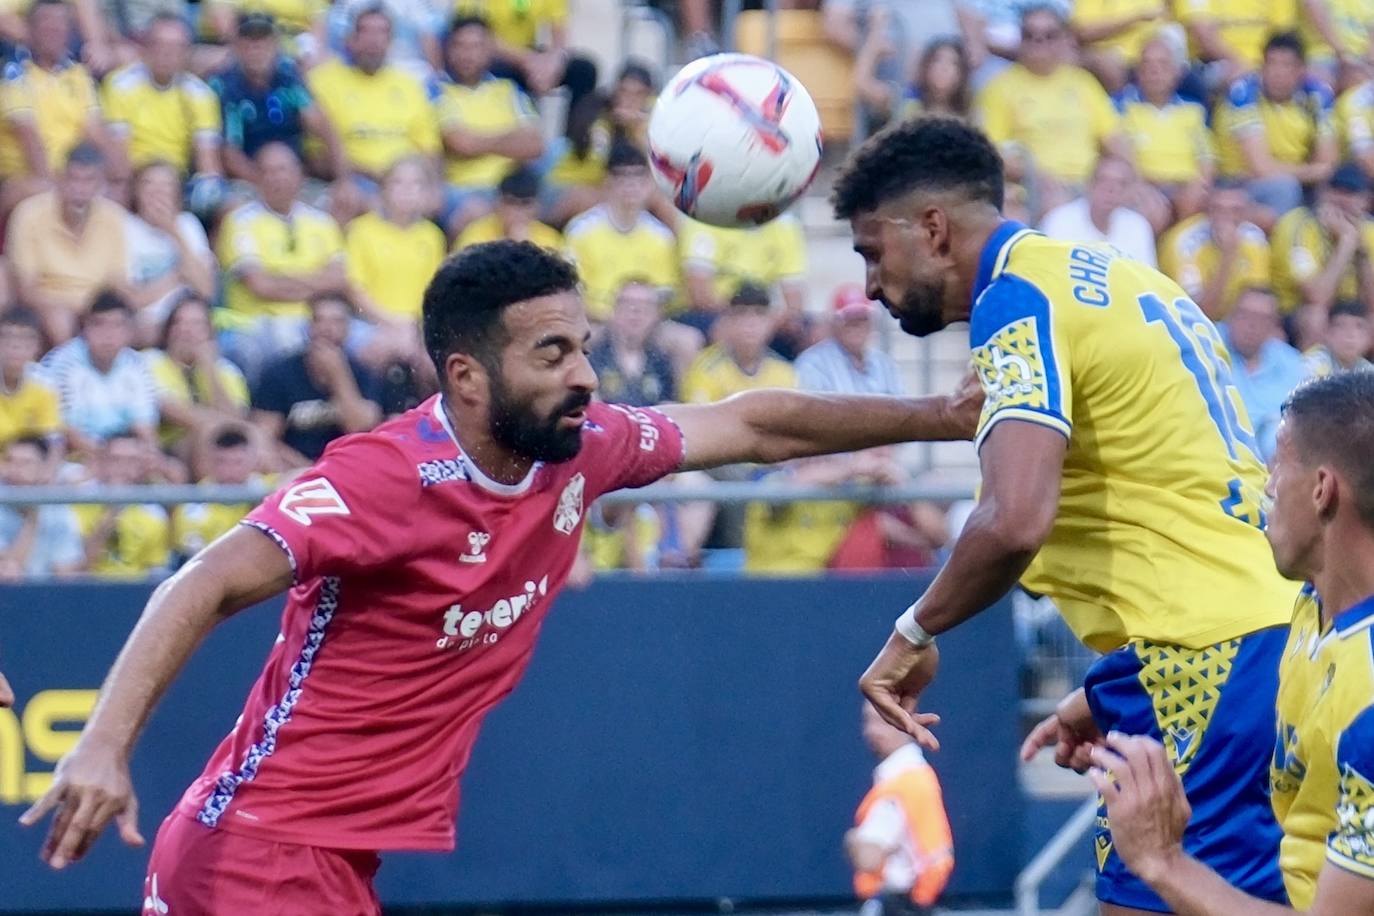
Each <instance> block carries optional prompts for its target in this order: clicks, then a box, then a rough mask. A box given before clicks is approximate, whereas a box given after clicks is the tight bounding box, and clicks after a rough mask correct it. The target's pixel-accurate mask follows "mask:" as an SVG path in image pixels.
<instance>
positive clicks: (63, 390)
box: [39, 290, 158, 455]
mask: <svg viewBox="0 0 1374 916" xmlns="http://www.w3.org/2000/svg"><path fill="white" fill-rule="evenodd" d="M133 340H134V313H133V310H132V309H131V308H130V307H129V303H128V302H126V301H125V300H124V297H122V296H121V295H119V294H118V293H116V292H114V291H112V290H104V291H102V292H100V293H98V294H97V295H96V297H95V300H94V301H93V302H92V303H91V307H90V309H89V310H88V311H87V312H86V314H85V316H84V317H83V318H82V320H81V334H80V335H79V336H78V337H76V338H74V339H72V340H70V341H68V342H67V343H65V344H63V345H62V346H60V347H58V348H57V349H55V350H53V351H51V352H50V353H49V354H48V355H47V356H45V357H44V358H43V361H42V363H41V364H40V366H39V368H40V372H41V374H42V377H43V379H44V380H45V381H46V382H48V384H50V385H51V386H52V387H53V388H54V389H55V390H56V391H57V397H58V401H59V403H60V405H61V409H62V423H63V426H64V427H65V428H66V433H67V442H68V444H69V445H70V446H71V449H72V451H74V452H79V453H82V454H85V455H91V454H94V453H95V451H96V447H97V446H98V445H99V444H100V443H101V442H103V441H104V440H106V439H108V438H109V437H111V436H114V435H132V436H135V437H137V438H138V439H140V440H141V441H143V442H144V443H146V444H147V445H149V446H156V445H157V439H156V433H157V421H158V408H157V385H156V383H155V382H154V381H153V374H152V372H151V371H150V370H149V368H148V365H147V362H146V361H145V360H144V358H143V356H142V355H141V354H140V353H139V352H138V351H137V350H134V349H133V348H132V347H131V344H132V343H133Z"/></svg>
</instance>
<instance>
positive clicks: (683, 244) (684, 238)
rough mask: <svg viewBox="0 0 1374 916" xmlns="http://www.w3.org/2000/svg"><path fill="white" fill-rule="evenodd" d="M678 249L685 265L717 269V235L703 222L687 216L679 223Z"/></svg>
mask: <svg viewBox="0 0 1374 916" xmlns="http://www.w3.org/2000/svg"><path fill="white" fill-rule="evenodd" d="M678 249H679V250H680V251H681V257H682V266H683V267H692V266H696V267H704V268H708V269H711V270H714V269H715V266H716V236H715V233H714V232H712V231H711V230H710V229H708V228H706V227H705V226H703V225H702V224H701V223H698V222H697V221H695V220H692V219H687V218H686V217H684V218H683V219H682V220H681V221H680V222H679V223H678Z"/></svg>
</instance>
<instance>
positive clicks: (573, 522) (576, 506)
mask: <svg viewBox="0 0 1374 916" xmlns="http://www.w3.org/2000/svg"><path fill="white" fill-rule="evenodd" d="M586 488H587V480H586V478H584V477H583V476H582V474H581V472H578V473H576V474H574V475H573V478H572V480H569V481H568V485H567V486H566V487H564V488H563V495H562V496H559V497H558V507H557V508H556V509H554V510H553V527H554V530H555V531H557V532H558V533H559V534H572V533H573V529H574V528H576V527H577V523H578V522H580V521H582V491H583V490H585V489H586Z"/></svg>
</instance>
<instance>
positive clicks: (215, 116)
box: [101, 64, 220, 172]
mask: <svg viewBox="0 0 1374 916" xmlns="http://www.w3.org/2000/svg"><path fill="white" fill-rule="evenodd" d="M101 107H102V108H103V109H104V111H105V122H106V124H108V125H109V128H110V130H111V131H113V132H114V133H115V134H117V135H119V136H121V137H123V138H125V139H127V141H128V143H129V160H130V162H131V163H132V164H133V165H134V167H135V168H137V167H139V166H143V165H147V164H148V163H150V162H155V161H157V160H159V159H162V160H166V161H167V162H170V163H172V165H174V166H176V167H177V168H178V169H180V170H181V171H183V172H186V171H189V170H190V168H191V166H192V165H193V160H192V154H193V152H194V150H195V146H196V144H199V143H219V139H220V110H219V97H218V96H217V95H215V91H214V90H213V89H211V88H210V87H209V86H207V85H206V84H205V83H204V82H203V81H202V80H201V79H200V78H198V77H195V76H192V75H191V74H189V73H179V74H177V76H176V77H174V78H173V79H172V82H171V83H170V84H169V85H166V86H159V85H158V84H157V81H156V80H154V79H153V75H152V73H150V72H149V70H148V68H147V67H145V66H144V65H143V64H130V65H129V66H127V67H124V68H122V69H119V70H116V71H115V72H113V73H111V74H110V75H109V76H107V77H105V84H104V88H103V90H102V98H101Z"/></svg>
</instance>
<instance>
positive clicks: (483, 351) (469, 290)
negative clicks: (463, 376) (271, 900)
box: [423, 240, 578, 379]
mask: <svg viewBox="0 0 1374 916" xmlns="http://www.w3.org/2000/svg"><path fill="white" fill-rule="evenodd" d="M577 282H578V281H577V269H576V268H574V267H573V266H572V264H570V263H569V262H568V261H566V260H565V259H564V258H562V257H560V256H559V255H558V254H557V253H555V252H552V251H549V250H548V249H546V248H540V247H539V246H538V245H535V244H534V243H532V242H512V241H507V240H501V241H497V242H484V243H482V244H480V245H473V246H472V247H471V248H465V249H463V250H462V251H461V252H459V253H458V254H455V255H453V256H452V257H450V258H449V259H448V260H447V261H445V262H444V263H443V264H442V265H441V266H440V267H439V270H438V272H437V273H435V275H434V279H432V280H430V281H429V288H428V289H426V290H425V302H424V318H423V323H424V332H425V350H426V351H428V353H429V358H430V359H431V360H433V361H434V368H435V369H436V370H437V371H438V373H439V378H441V379H442V378H443V377H444V363H445V362H447V361H448V357H449V355H450V354H452V353H468V354H471V355H472V356H474V357H476V358H477V359H478V360H481V362H482V364H483V365H484V366H486V367H487V368H488V369H492V370H495V369H496V368H497V366H498V363H499V354H500V352H501V348H502V347H504V346H505V344H506V340H507V338H506V335H505V326H504V325H503V324H502V323H501V315H502V313H503V312H504V311H505V309H506V307H507V306H510V305H514V304H516V303H517V302H524V301H526V300H527V299H537V298H539V297H540V296H548V295H552V294H554V293H562V292H567V291H569V290H573V289H576V288H577Z"/></svg>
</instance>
